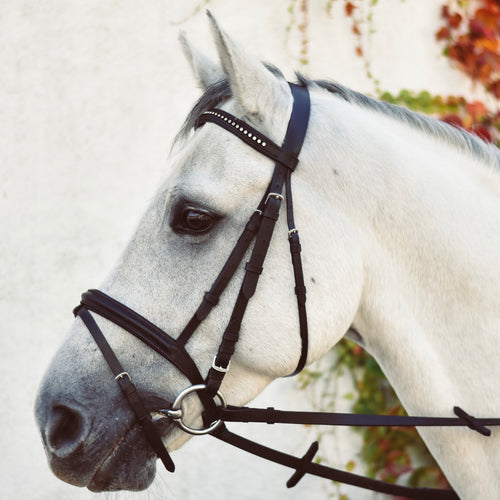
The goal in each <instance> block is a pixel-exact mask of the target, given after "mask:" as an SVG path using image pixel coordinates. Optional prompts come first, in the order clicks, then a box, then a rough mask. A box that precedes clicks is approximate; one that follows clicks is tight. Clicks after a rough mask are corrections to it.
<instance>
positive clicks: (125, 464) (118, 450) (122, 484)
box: [87, 419, 172, 492]
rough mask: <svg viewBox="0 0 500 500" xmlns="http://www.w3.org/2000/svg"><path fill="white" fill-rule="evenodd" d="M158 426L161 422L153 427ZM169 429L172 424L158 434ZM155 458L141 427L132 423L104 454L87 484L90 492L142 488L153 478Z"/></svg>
mask: <svg viewBox="0 0 500 500" xmlns="http://www.w3.org/2000/svg"><path fill="white" fill-rule="evenodd" d="M165 420H166V419H165ZM159 426H161V424H157V428H158V427H159ZM169 431H172V424H170V425H168V427H167V429H165V431H164V432H161V434H162V435H164V436H165V435H166V434H168V433H169ZM156 460H157V456H156V453H155V452H154V451H153V449H152V448H151V445H150V444H149V443H148V442H147V440H146V439H145V436H144V431H143V430H142V428H141V427H140V425H139V424H135V425H134V426H133V427H131V428H130V429H129V430H128V431H127V433H126V434H125V435H124V436H123V438H122V439H121V440H120V441H119V442H118V443H117V444H116V445H115V446H114V447H113V449H112V450H111V451H110V453H109V454H108V455H107V456H106V458H105V459H104V461H103V462H102V463H101V465H100V466H99V468H98V469H97V471H96V472H95V474H94V476H93V477H92V479H91V480H90V482H89V484H88V485H87V488H88V489H89V490H90V491H93V492H103V491H118V490H129V491H141V490H145V489H147V488H148V487H149V486H150V485H151V483H152V482H153V480H154V478H155V475H156Z"/></svg>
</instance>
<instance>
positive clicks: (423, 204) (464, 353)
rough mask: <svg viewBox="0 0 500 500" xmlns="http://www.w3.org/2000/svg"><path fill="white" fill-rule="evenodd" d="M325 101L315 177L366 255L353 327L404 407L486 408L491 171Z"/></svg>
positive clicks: (493, 242)
mask: <svg viewBox="0 0 500 500" xmlns="http://www.w3.org/2000/svg"><path fill="white" fill-rule="evenodd" d="M330 100H331V101H332V104H330V106H331V108H330V109H329V110H328V113H327V114H328V116H330V117H333V120H334V122H333V123H332V124H331V125H330V127H329V138H328V139H327V140H325V138H323V140H322V141H321V142H322V143H323V144H326V145H327V146H326V147H325V149H327V150H328V151H327V152H325V151H324V152H323V155H322V156H323V158H328V161H327V162H326V164H324V165H323V169H322V170H323V171H328V169H330V171H333V170H335V172H336V173H334V174H331V181H330V182H329V183H326V184H327V185H328V189H329V190H331V193H330V195H329V196H330V199H331V202H332V205H333V213H335V210H339V211H341V212H342V214H343V215H344V216H345V217H346V218H348V219H349V221H350V222H351V223H352V224H353V225H354V226H355V227H356V229H357V230H358V234H359V235H361V239H362V241H361V245H362V248H363V264H364V273H365V275H364V284H363V296H362V299H361V303H360V307H359V310H358V314H357V317H356V319H355V321H354V326H355V327H356V329H358V330H359V331H360V333H361V334H362V336H363V337H364V339H365V342H366V345H367V348H368V349H369V350H370V351H371V352H372V353H373V354H374V355H375V357H376V358H377V360H378V361H379V362H380V364H381V365H382V367H383V369H384V370H385V372H386V374H387V375H388V377H389V378H390V379H391V381H392V382H393V384H394V385H395V388H396V390H397V391H398V393H399V395H400V397H401V398H402V400H403V403H405V406H406V407H407V408H408V409H409V410H410V411H416V412H425V413H428V412H429V411H431V410H432V409H435V410H436V412H445V413H449V411H450V409H451V408H452V407H453V405H454V404H455V405H456V404H460V402H462V403H463V404H470V405H471V406H472V407H473V408H484V409H485V411H488V409H490V408H491V406H490V405H496V403H497V402H496V401H492V398H491V397H490V396H488V397H485V395H486V394H488V392H489V391H494V387H495V381H494V378H496V377H491V370H500V369H499V368H498V362H497V360H498V355H499V354H500V352H499V351H498V350H497V349H495V348H492V343H494V345H496V344H497V343H496V342H493V341H494V340H495V338H496V336H497V335H499V334H500V331H499V330H500V322H499V315H498V311H499V310H500V272H499V270H498V269H499V266H498V263H497V261H498V256H499V255H500V176H499V175H498V172H492V171H491V169H490V170H488V169H487V168H485V167H483V166H481V165H477V163H478V161H476V160H474V159H473V157H472V156H471V155H470V154H469V153H464V152H463V151H460V150H459V149H458V148H457V147H456V146H451V145H446V144H444V143H440V142H439V141H438V140H437V139H436V138H434V137H431V136H430V135H427V134H425V133H423V132H421V131H417V130H414V129H412V128H411V127H410V126H408V125H405V124H404V123H402V122H399V121H397V120H395V119H394V118H389V117H387V116H384V115H382V114H380V113H377V112H373V111H369V110H367V109H363V108H359V107H355V106H353V105H350V104H348V103H345V102H342V101H340V100H337V99H330ZM321 106H326V104H325V101H324V100H323V101H320V102H319V103H318V102H317V103H316V109H317V108H318V107H321ZM313 110H314V108H313ZM318 115H319V113H315V117H316V120H319V121H321V119H322V118H321V117H319V116H318ZM330 119H332V118H330ZM319 129H321V130H326V127H319ZM347 152H349V153H348V154H347ZM325 153H326V154H325ZM322 182H323V183H324V180H323V181H322ZM478 360H481V361H480V362H478ZM470 377H474V378H475V379H476V380H477V382H476V386H477V387H476V392H474V391H471V390H470V384H471V381H470V380H469V378H470ZM422 384H423V385H424V386H425V387H427V388H428V389H426V391H420V394H418V395H417V396H416V395H415V387H418V386H421V385H422ZM431 388H433V389H431ZM431 393H433V394H432V395H431ZM493 399H494V398H493ZM430 400H432V401H430ZM496 408H497V410H499V409H500V408H498V406H496Z"/></svg>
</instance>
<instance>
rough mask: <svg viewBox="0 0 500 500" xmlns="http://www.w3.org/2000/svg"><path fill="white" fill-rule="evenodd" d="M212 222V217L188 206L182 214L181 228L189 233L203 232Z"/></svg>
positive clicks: (209, 227)
mask: <svg viewBox="0 0 500 500" xmlns="http://www.w3.org/2000/svg"><path fill="white" fill-rule="evenodd" d="M213 224H214V220H213V218H212V217H211V216H210V215H209V214H207V213H205V212H200V211H198V210H194V209H192V208H189V209H187V210H184V213H183V214H182V226H183V229H184V230H185V231H188V232H190V233H204V232H206V231H208V230H209V229H211V228H212V226H213Z"/></svg>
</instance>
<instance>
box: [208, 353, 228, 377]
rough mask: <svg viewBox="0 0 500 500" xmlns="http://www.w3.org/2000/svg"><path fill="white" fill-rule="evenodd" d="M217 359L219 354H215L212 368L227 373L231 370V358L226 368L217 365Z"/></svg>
mask: <svg viewBox="0 0 500 500" xmlns="http://www.w3.org/2000/svg"><path fill="white" fill-rule="evenodd" d="M216 359H217V356H214V360H213V361H212V368H213V369H214V370H217V371H218V372H221V373H226V372H227V371H228V370H229V367H230V366H231V360H229V363H228V364H227V366H226V368H224V367H223V366H217V365H216V364H215V360H216Z"/></svg>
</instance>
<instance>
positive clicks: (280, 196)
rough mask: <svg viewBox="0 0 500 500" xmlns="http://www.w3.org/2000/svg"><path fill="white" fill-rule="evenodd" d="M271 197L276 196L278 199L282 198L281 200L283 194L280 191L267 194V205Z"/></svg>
mask: <svg viewBox="0 0 500 500" xmlns="http://www.w3.org/2000/svg"><path fill="white" fill-rule="evenodd" d="M269 198H275V199H276V200H280V201H283V199H284V198H283V196H282V195H281V194H279V193H269V194H268V195H267V198H266V201H265V205H267V202H268V201H269Z"/></svg>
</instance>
